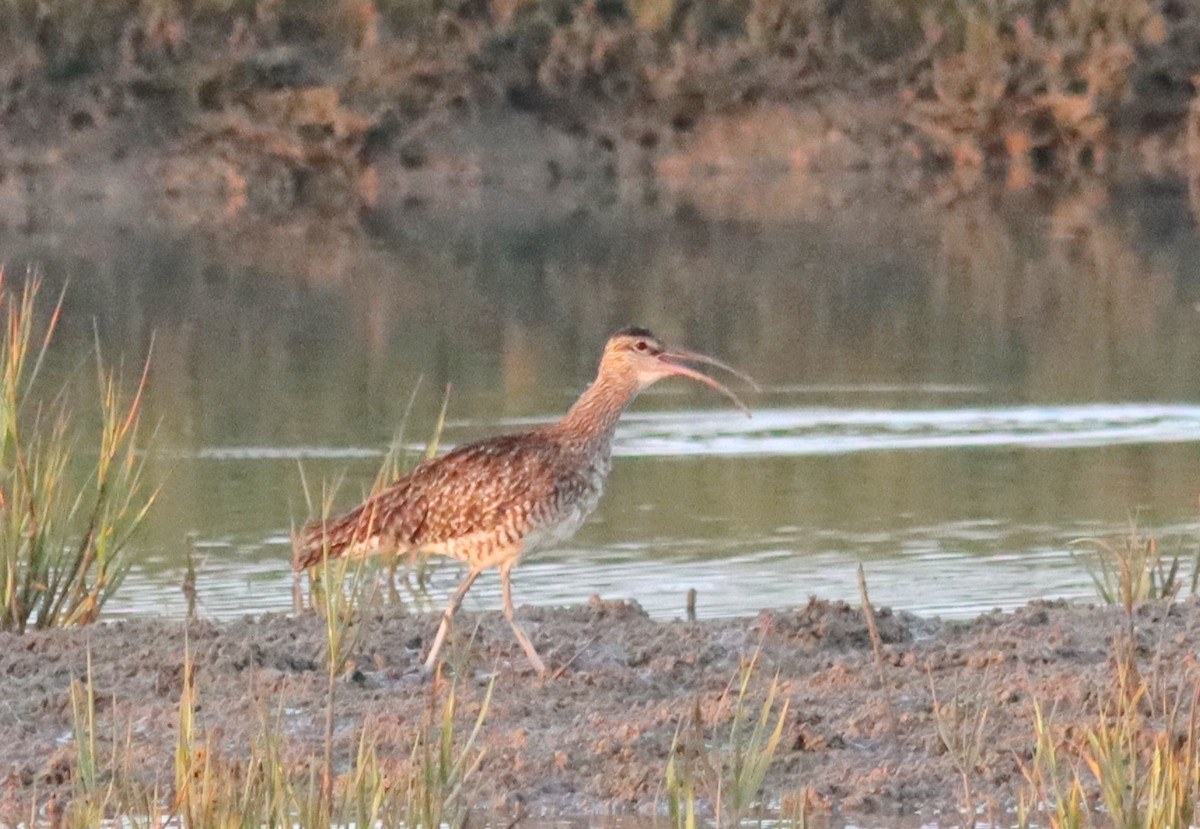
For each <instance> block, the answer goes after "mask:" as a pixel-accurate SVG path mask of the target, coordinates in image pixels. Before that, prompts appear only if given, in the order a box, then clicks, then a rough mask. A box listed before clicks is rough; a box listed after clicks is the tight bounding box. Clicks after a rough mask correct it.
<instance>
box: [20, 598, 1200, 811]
mask: <svg viewBox="0 0 1200 829" xmlns="http://www.w3.org/2000/svg"><path fill="white" fill-rule="evenodd" d="M521 615H522V619H523V623H524V624H525V626H526V627H527V629H528V630H529V631H530V633H531V635H532V637H533V639H534V641H535V643H536V645H537V647H538V648H539V649H540V650H541V652H542V654H543V656H544V657H545V658H546V661H547V664H548V665H549V666H550V668H551V670H552V671H557V672H558V675H557V676H556V678H554V679H552V680H550V681H547V682H546V683H544V684H538V682H537V681H536V679H535V677H534V676H533V674H532V670H531V669H530V667H529V665H528V664H527V662H526V660H525V657H524V655H523V654H522V652H521V649H520V647H519V646H518V645H517V643H516V642H515V641H514V640H513V638H512V636H511V633H510V631H509V630H508V626H507V624H506V622H505V621H504V619H503V618H502V617H501V616H500V615H499V614H495V613H484V614H475V615H472V614H463V615H462V617H461V618H460V619H459V621H458V622H457V627H456V633H455V635H454V636H453V637H452V639H451V641H450V642H449V643H448V645H447V648H446V651H445V656H446V665H445V667H444V672H445V678H447V679H450V678H455V682H456V688H457V694H458V695H459V704H460V714H461V716H462V717H464V718H466V719H467V720H469V719H471V718H473V717H474V716H476V714H477V712H478V710H479V706H480V705H482V702H483V699H484V696H485V694H486V690H487V685H488V682H489V679H490V677H491V676H492V675H493V674H495V676H496V682H495V690H494V697H493V699H492V702H491V707H490V709H489V711H488V712H487V718H486V722H485V724H484V727H483V732H482V734H481V737H480V739H481V740H483V744H484V746H485V747H486V749H487V752H486V755H485V757H484V760H483V764H482V766H481V767H480V770H479V773H478V774H477V775H476V776H475V777H474V779H473V782H472V785H473V786H474V787H475V788H474V791H473V802H474V803H476V804H477V805H478V806H479V807H480V808H483V809H500V810H510V811H511V810H519V811H523V812H525V813H528V814H535V815H569V814H578V813H588V814H596V813H614V812H616V813H653V812H656V811H657V810H659V809H661V808H662V807H663V781H664V774H665V769H666V764H667V761H668V758H669V755H670V752H671V750H672V745H673V744H674V743H673V741H674V740H675V739H676V736H677V734H678V733H679V728H680V725H681V724H683V723H687V722H690V721H692V720H693V719H694V718H696V717H699V718H700V720H701V721H702V722H703V723H704V724H705V725H706V726H719V725H720V724H721V723H722V722H723V718H725V717H727V716H728V712H729V704H730V694H731V683H734V682H735V680H736V678H737V677H738V676H739V671H740V670H742V669H743V668H744V666H745V665H746V664H747V662H748V661H749V660H750V659H752V658H753V659H756V660H757V662H756V666H755V669H754V674H753V678H752V681H751V686H750V689H749V692H748V694H749V696H748V699H749V700H751V704H753V705H757V704H759V701H761V700H762V699H763V698H764V696H765V694H766V691H767V688H768V687H769V685H770V683H771V682H772V681H773V680H775V678H776V677H777V678H778V679H777V681H778V683H779V689H780V693H781V694H782V695H783V696H784V697H786V699H787V700H788V701H789V713H788V715H787V718H786V721H785V723H784V732H783V737H782V739H781V744H780V749H779V751H778V753H777V755H776V758H775V761H774V763H773V764H772V766H771V770H770V772H769V774H768V776H767V780H766V799H767V800H769V801H773V802H781V801H782V800H786V799H788V798H795V797H800V796H803V797H805V798H808V799H810V800H812V801H813V802H816V803H817V804H819V805H822V806H825V807H828V808H837V809H841V810H843V811H845V812H873V813H883V814H905V813H921V814H927V815H928V814H933V813H934V811H937V810H941V811H943V812H945V811H946V810H954V809H956V808H958V806H959V805H960V797H961V789H960V784H959V775H958V772H957V770H956V767H955V765H954V758H953V757H951V756H949V754H950V752H948V751H947V749H946V746H945V744H944V741H942V740H941V739H939V733H938V722H937V717H938V713H937V712H938V708H937V705H938V704H945V702H946V700H949V699H970V700H972V701H973V704H975V705H978V706H983V707H986V708H987V710H988V711H989V716H988V717H987V719H986V725H985V733H984V739H983V740H982V746H981V753H980V756H979V759H978V763H977V765H976V767H975V769H974V771H973V774H974V777H975V778H976V779H975V780H974V781H973V786H974V790H975V794H976V796H977V798H979V800H980V802H981V804H990V805H991V807H992V808H995V809H999V810H1003V809H1005V808H1009V807H1011V806H1012V805H1013V803H1014V802H1015V796H1016V791H1017V787H1018V785H1019V784H1020V783H1021V780H1022V778H1021V771H1020V769H1021V765H1020V764H1021V763H1022V762H1027V761H1028V758H1029V757H1030V756H1031V752H1032V750H1033V745H1034V740H1035V737H1034V729H1033V718H1034V706H1035V704H1036V705H1040V706H1041V708H1042V710H1043V711H1051V710H1052V711H1053V712H1054V719H1055V722H1056V723H1057V724H1058V725H1060V726H1061V727H1063V728H1068V729H1069V728H1070V727H1071V724H1072V723H1073V722H1077V721H1081V720H1084V719H1087V718H1089V717H1093V716H1094V715H1095V704H1096V702H1095V701H1096V699H1097V695H1098V694H1100V693H1101V692H1103V691H1104V690H1105V689H1108V688H1110V687H1111V685H1112V677H1113V671H1112V666H1111V659H1112V658H1113V652H1114V650H1113V649H1114V642H1115V641H1117V640H1118V639H1119V638H1120V637H1121V636H1123V635H1124V632H1125V631H1126V630H1127V629H1128V620H1127V619H1126V617H1124V616H1123V615H1122V614H1121V613H1119V612H1117V611H1114V610H1112V609H1108V608H1092V607H1083V606H1077V605H1069V604H1062V603H1036V604H1033V605H1030V606H1028V607H1025V608H1022V609H1020V610H1017V611H1015V612H1011V613H999V612H997V613H992V614H987V615H985V616H982V617H980V618H978V619H975V620H972V621H969V622H961V621H954V622H942V621H939V620H936V619H922V618H918V617H915V616H912V615H910V614H907V613H894V612H890V611H888V610H886V609H881V610H879V611H878V613H877V620H876V621H877V625H878V629H879V633H880V639H881V640H882V642H881V656H882V659H881V660H880V661H881V662H882V664H879V662H877V661H876V659H875V656H874V653H873V650H872V646H871V641H870V635H869V633H868V631H867V627H866V623H865V621H864V619H863V617H862V614H861V613H860V612H859V610H858V609H857V608H854V607H852V606H850V605H846V604H844V603H840V602H826V601H821V600H816V599H814V600H812V601H810V602H809V603H808V604H807V605H806V606H804V607H801V608H796V609H791V610H780V611H769V612H768V611H764V612H763V613H761V614H759V616H757V617H756V618H747V619H726V620H708V621H704V620H702V621H698V622H685V621H655V620H653V619H650V618H649V617H647V616H646V614H645V613H644V612H642V610H641V609H640V608H639V607H638V606H637V605H636V604H634V603H626V602H604V601H601V600H599V599H593V600H592V601H591V602H590V603H588V604H587V605H584V606H579V607H571V608H564V609H554V610H551V609H544V608H525V609H523V610H522V611H521ZM436 621H437V619H436V617H435V616H432V615H410V614H406V613H403V612H400V610H399V609H398V608H396V609H391V608H385V609H383V610H380V611H375V612H372V613H370V614H368V615H367V616H366V617H365V618H364V619H363V622H362V624H363V629H362V636H361V639H360V640H359V645H358V647H357V650H356V651H355V652H354V654H353V655H352V659H351V662H352V665H351V666H350V668H349V669H348V670H347V671H346V674H345V677H344V678H343V679H342V680H339V682H340V684H339V689H338V694H337V704H336V720H337V722H336V729H335V733H336V734H337V735H338V737H337V744H336V746H335V748H336V752H337V754H338V756H339V757H342V758H343V759H344V760H348V758H349V757H351V756H352V755H353V752H354V748H355V746H354V743H355V739H356V738H355V737H354V734H355V731H356V729H357V728H359V727H362V726H363V725H364V724H371V725H372V729H373V733H374V734H375V735H376V736H377V739H378V751H379V752H380V755H381V756H383V757H387V756H395V757H398V758H403V757H407V756H408V752H409V751H410V750H411V746H412V738H413V735H414V734H415V730H416V729H417V728H418V727H419V723H420V722H421V720H422V716H423V714H424V713H425V712H426V711H427V710H428V708H429V706H430V705H431V695H432V694H437V693H441V692H444V688H443V689H442V691H438V690H435V683H433V682H431V680H430V679H429V678H428V677H427V676H425V675H424V674H423V673H422V671H421V668H420V661H421V655H422V651H423V650H424V649H425V648H426V647H427V646H428V644H429V641H430V638H431V636H432V634H433V631H434V629H435V627H436ZM1135 624H1136V626H1137V631H1136V633H1137V637H1136V639H1135V641H1136V642H1137V643H1139V644H1143V645H1144V646H1145V647H1144V648H1142V649H1141V650H1139V651H1138V652H1137V654H1136V658H1137V659H1138V660H1139V663H1140V665H1139V668H1140V669H1141V670H1142V671H1143V675H1144V676H1147V677H1149V676H1151V675H1153V677H1154V682H1155V683H1157V684H1156V686H1155V687H1163V688H1168V687H1176V688H1187V687H1193V685H1194V683H1195V681H1196V676H1195V674H1196V672H1197V665H1196V662H1195V657H1194V641H1195V632H1196V630H1197V626H1198V624H1200V606H1197V604H1196V603H1195V602H1186V603H1181V604H1176V605H1172V606H1166V605H1163V606H1158V605H1150V606H1146V607H1145V608H1144V609H1143V610H1142V611H1141V612H1140V613H1139V614H1138V615H1137V616H1136V617H1135ZM185 647H186V649H187V651H188V652H189V653H190V654H191V657H192V659H193V660H194V663H195V667H196V684H197V688H198V693H199V703H198V711H197V717H198V722H199V723H200V724H201V726H202V727H203V728H204V729H205V730H206V733H207V734H208V735H209V739H210V740H214V741H217V743H218V744H219V745H220V746H221V747H222V748H223V749H224V750H226V751H229V752H232V753H235V754H236V752H237V751H239V746H242V747H244V746H246V745H247V744H248V743H249V741H251V740H252V739H253V738H254V737H255V734H256V733H257V731H258V730H259V729H261V727H262V726H261V724H262V722H263V721H264V720H263V717H264V715H265V714H266V715H270V714H273V713H276V712H285V714H284V718H283V720H282V722H281V729H282V736H283V739H284V740H285V742H286V744H287V746H288V751H289V756H294V757H296V758H302V757H304V756H310V757H311V756H315V755H316V754H317V753H318V752H319V751H320V749H321V746H322V735H323V717H324V699H325V696H324V689H325V674H324V664H323V661H322V660H323V657H322V653H323V648H324V628H323V625H322V623H321V621H320V620H319V619H317V618H315V617H312V616H301V617H288V616H283V615H272V616H265V617H261V618H254V619H245V620H241V621H235V622H229V623H207V622H195V623H192V624H190V625H185V624H184V623H182V622H179V621H170V620H158V619H147V618H137V619H128V620H122V621H118V622H112V623H107V624H101V625H97V626H95V627H93V628H92V629H90V630H87V631H83V632H61V631H47V632H34V633H29V634H26V635H24V636H15V635H4V636H0V699H3V700H4V701H5V702H4V705H3V707H2V712H0V745H3V746H5V747H6V748H5V751H4V754H3V760H2V766H0V774H3V775H4V780H5V785H6V786H7V791H8V796H7V797H6V798H5V802H4V803H5V805H4V808H6V809H9V808H11V809H13V810H15V811H14V812H13V815H7V814H0V821H4V820H7V819H9V818H11V817H14V816H15V815H17V814H20V815H27V814H28V804H29V801H30V800H31V799H33V798H35V797H38V798H45V797H47V796H48V795H49V794H52V793H54V792H59V793H61V794H64V795H65V794H66V793H68V792H69V790H70V786H71V781H72V774H73V771H72V769H73V764H74V762H75V761H74V752H73V751H72V749H71V745H72V743H71V737H70V734H71V733H72V731H71V729H72V716H71V706H70V702H69V693H68V689H69V687H70V683H71V682H72V680H81V679H83V678H84V677H85V676H86V675H87V658H88V654H89V652H90V654H91V660H92V681H93V684H94V687H95V689H96V699H97V709H98V710H97V718H98V726H99V727H98V729H97V730H98V733H99V734H100V735H101V737H102V739H103V738H104V737H103V735H110V734H114V733H115V734H118V735H124V734H126V733H129V729H130V728H133V735H134V736H133V740H132V743H131V745H132V746H133V748H132V752H133V760H134V767H135V768H136V769H137V771H138V773H139V774H141V775H143V776H144V777H145V778H146V779H147V780H149V781H154V780H157V781H158V782H159V783H161V784H163V785H169V780H168V779H165V778H164V777H163V775H165V774H169V769H170V768H171V757H172V756H173V755H172V752H173V751H174V746H175V739H176V728H177V711H178V704H179V694H180V689H181V687H182V686H181V683H182V665H183V658H184V657H183V654H184V650H185ZM1143 651H1144V652H1143ZM935 700H936V702H935ZM101 754H103V750H102V751H101ZM21 809H24V811H21Z"/></svg>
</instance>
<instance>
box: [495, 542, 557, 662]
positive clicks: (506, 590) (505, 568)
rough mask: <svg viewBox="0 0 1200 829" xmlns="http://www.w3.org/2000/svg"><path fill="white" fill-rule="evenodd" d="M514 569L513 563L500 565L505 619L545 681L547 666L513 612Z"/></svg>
mask: <svg viewBox="0 0 1200 829" xmlns="http://www.w3.org/2000/svg"><path fill="white" fill-rule="evenodd" d="M512 568H513V563H512V562H506V563H504V564H501V565H500V587H501V591H502V593H503V594H504V618H505V619H508V624H509V625H510V626H511V627H512V629H513V633H515V634H516V635H517V641H518V642H520V643H521V647H522V648H524V649H525V655H526V656H528V657H529V661H530V662H532V663H533V669H534V670H535V671H537V675H538V676H539V677H540V678H542V679H544V678H545V677H546V666H545V665H543V664H542V658H541V657H540V656H538V652H537V650H535V649H534V647H533V643H532V642H530V641H529V637H528V636H527V635H526V634H525V630H524V629H523V628H522V627H521V625H520V624H518V623H517V614H516V611H515V610H513V600H512V580H511V579H510V578H509V574H510V573H511V572H512Z"/></svg>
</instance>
